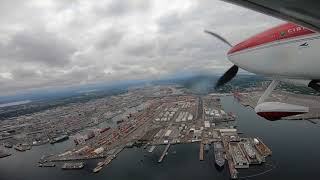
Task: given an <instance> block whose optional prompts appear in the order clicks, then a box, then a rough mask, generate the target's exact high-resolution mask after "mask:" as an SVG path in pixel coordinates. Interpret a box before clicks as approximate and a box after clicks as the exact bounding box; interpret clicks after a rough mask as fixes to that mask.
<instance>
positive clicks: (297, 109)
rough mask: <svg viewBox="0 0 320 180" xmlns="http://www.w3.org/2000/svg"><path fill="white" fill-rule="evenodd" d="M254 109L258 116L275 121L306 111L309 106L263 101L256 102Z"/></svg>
mask: <svg viewBox="0 0 320 180" xmlns="http://www.w3.org/2000/svg"><path fill="white" fill-rule="evenodd" d="M254 110H255V111H256V113H257V114H258V115H259V116H261V117H264V118H265V119H267V120H270V121H275V120H279V119H281V118H282V117H287V116H293V115H298V114H304V113H307V112H309V107H305V106H300V105H294V104H287V103H281V102H264V103H261V104H258V105H257V106H256V107H255V109H254Z"/></svg>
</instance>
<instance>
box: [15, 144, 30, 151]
mask: <svg viewBox="0 0 320 180" xmlns="http://www.w3.org/2000/svg"><path fill="white" fill-rule="evenodd" d="M14 149H15V150H17V151H21V152H23V151H26V150H30V149H31V145H29V144H21V143H19V144H16V145H15V146H14Z"/></svg>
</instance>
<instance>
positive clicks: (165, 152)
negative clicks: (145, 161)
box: [158, 143, 170, 163]
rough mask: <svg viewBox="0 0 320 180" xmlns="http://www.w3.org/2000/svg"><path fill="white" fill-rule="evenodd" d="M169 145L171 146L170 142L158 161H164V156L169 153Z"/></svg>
mask: <svg viewBox="0 0 320 180" xmlns="http://www.w3.org/2000/svg"><path fill="white" fill-rule="evenodd" d="M169 147H170V143H169V144H167V146H166V148H165V149H164V151H163V153H162V155H161V157H160V159H159V161H158V163H161V162H162V160H163V158H164V156H165V155H166V154H167V151H168V150H169Z"/></svg>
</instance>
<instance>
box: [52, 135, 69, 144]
mask: <svg viewBox="0 0 320 180" xmlns="http://www.w3.org/2000/svg"><path fill="white" fill-rule="evenodd" d="M67 139H69V136H68V135H62V136H59V137H55V138H53V139H52V140H51V141H50V143H51V144H54V143H58V142H62V141H65V140H67Z"/></svg>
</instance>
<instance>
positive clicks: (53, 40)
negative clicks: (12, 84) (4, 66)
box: [0, 31, 76, 66]
mask: <svg viewBox="0 0 320 180" xmlns="http://www.w3.org/2000/svg"><path fill="white" fill-rule="evenodd" d="M75 51H76V48H75V47H73V46H72V44H71V43H70V42H68V40H65V39H62V38H60V37H58V36H56V34H53V33H49V32H44V31H19V32H17V33H16V34H14V35H13V36H12V37H11V40H10V41H9V42H8V43H7V44H6V45H2V47H1V51H0V56H1V58H3V59H7V60H10V61H12V60H13V61H17V62H35V63H43V64H47V65H50V66H52V65H53V66H63V65H65V64H68V63H69V61H70V57H71V56H72V54H73V53H74V52H75Z"/></svg>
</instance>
